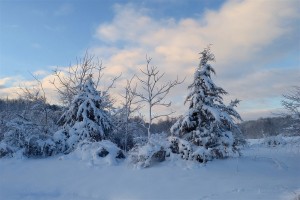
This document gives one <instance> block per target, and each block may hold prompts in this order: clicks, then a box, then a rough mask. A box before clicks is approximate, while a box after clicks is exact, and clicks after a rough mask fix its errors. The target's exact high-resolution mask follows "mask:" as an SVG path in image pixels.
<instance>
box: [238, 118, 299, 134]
mask: <svg viewBox="0 0 300 200" xmlns="http://www.w3.org/2000/svg"><path fill="white" fill-rule="evenodd" d="M293 123H294V121H293V119H292V118H291V117H289V116H287V117H268V118H259V119H257V120H251V121H244V122H242V123H240V124H239V127H240V129H241V131H242V132H243V135H244V136H245V138H262V137H265V136H274V135H278V134H283V135H289V134H290V131H289V127H291V126H292V124H293Z"/></svg>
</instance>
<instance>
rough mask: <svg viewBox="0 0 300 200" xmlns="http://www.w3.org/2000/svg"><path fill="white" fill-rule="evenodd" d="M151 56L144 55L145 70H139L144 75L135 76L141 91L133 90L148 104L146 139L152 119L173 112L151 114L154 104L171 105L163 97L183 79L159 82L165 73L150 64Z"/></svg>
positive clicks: (149, 132) (141, 100) (149, 133)
mask: <svg viewBox="0 0 300 200" xmlns="http://www.w3.org/2000/svg"><path fill="white" fill-rule="evenodd" d="M151 60H152V59H151V58H148V57H146V61H147V65H146V71H144V70H142V69H140V70H141V72H142V74H143V75H144V77H143V78H141V77H139V76H137V78H138V80H139V82H140V83H141V87H142V91H140V92H135V95H136V96H138V97H139V98H140V102H145V103H146V104H147V106H148V125H147V132H148V140H149V138H150V135H151V125H152V122H153V120H155V119H157V118H159V117H163V116H169V115H170V114H173V113H174V112H173V111H171V112H169V113H165V114H157V115H155V114H153V108H154V107H156V106H164V107H169V106H171V102H166V101H165V98H166V96H167V95H168V94H169V92H170V90H171V89H172V88H173V87H175V86H176V85H178V84H181V83H182V82H183V81H184V80H182V81H179V80H178V77H177V79H176V80H175V81H169V82H167V83H164V84H160V81H161V79H162V78H163V76H164V75H165V73H160V72H159V70H158V69H157V67H154V66H150V62H151Z"/></svg>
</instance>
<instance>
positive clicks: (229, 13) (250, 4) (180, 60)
mask: <svg viewBox="0 0 300 200" xmlns="http://www.w3.org/2000/svg"><path fill="white" fill-rule="evenodd" d="M149 13H151V10H145V9H141V8H138V7H135V6H134V5H133V4H127V5H124V6H121V5H118V6H116V7H115V17H114V19H113V20H112V21H111V22H110V23H106V24H101V25H100V26H99V27H98V29H97V31H96V37H97V38H99V39H100V40H102V41H103V42H104V43H105V44H106V46H107V47H109V48H111V47H112V46H114V47H116V46H118V45H119V44H120V43H121V44H122V47H120V48H119V49H117V48H114V49H113V55H105V56H104V58H105V59H104V60H105V63H106V65H107V66H109V68H110V69H111V72H112V73H116V72H117V71H122V69H126V71H125V74H126V75H128V74H133V73H138V68H139V67H143V65H144V64H145V59H144V57H145V55H146V54H148V55H150V56H151V57H153V64H154V65H157V66H158V67H159V69H161V71H164V72H166V73H167V75H168V76H169V78H170V79H174V78H175V77H176V75H177V74H178V75H179V76H180V77H185V76H186V77H187V80H186V82H185V84H183V85H182V86H180V87H178V88H177V90H176V91H175V92H173V93H172V94H171V96H172V98H175V99H178V101H181V102H183V95H182V93H187V91H186V87H187V85H188V84H189V83H191V81H192V80H191V78H192V73H193V71H194V70H195V66H196V65H197V64H198V57H199V55H198V54H197V52H199V51H201V50H202V49H203V48H204V47H206V45H207V44H210V43H213V47H212V49H213V52H214V53H215V55H216V59H217V62H216V63H215V68H216V70H217V74H218V76H217V77H215V80H216V81H217V83H219V84H220V85H221V86H222V87H224V89H226V90H228V91H229V92H230V94H231V95H229V96H228V97H226V98H225V99H226V100H227V101H228V100H229V99H233V98H240V99H242V100H243V101H245V102H247V103H249V102H250V103H251V102H252V103H253V105H257V106H258V107H262V105H264V110H263V112H262V110H253V109H251V110H249V109H248V110H247V109H246V108H243V103H242V104H241V108H240V110H241V112H242V114H244V115H245V116H246V113H247V112H248V113H252V114H251V116H253V115H254V114H253V113H257V114H261V113H264V115H265V114H266V113H267V110H269V111H271V110H272V109H273V107H274V105H270V104H268V102H266V101H263V102H264V103H262V104H261V105H258V104H257V102H258V100H259V99H270V98H279V97H280V96H281V94H282V93H283V92H284V90H285V89H286V88H288V87H289V86H291V85H296V84H299V79H300V72H299V62H298V64H296V66H288V67H289V69H288V70H287V69H285V68H286V67H287V66H278V67H277V68H266V67H264V66H265V65H269V64H270V63H272V62H275V61H280V59H285V58H284V55H288V54H289V53H295V51H294V52H293V51H292V50H295V49H296V50H297V51H299V50H300V49H299V45H298V46H297V42H295V41H299V40H300V37H299V35H298V31H299V27H298V26H299V24H298V23H299V16H300V15H299V13H300V11H299V5H298V2H297V1H296V0H295V1H259V0H245V1H241V0H233V1H228V2H226V3H225V4H224V5H223V6H222V7H221V8H220V10H217V11H213V10H207V11H206V13H205V14H204V15H202V16H203V17H202V18H183V19H180V20H175V19H172V18H169V19H154V18H152V17H150V15H149ZM291 38H292V39H291ZM274 44H276V45H277V46H276V45H275V46H276V48H274ZM101 48H102V49H105V47H103V46H102V47H101ZM95 49H97V47H95ZM94 52H97V51H94ZM97 53H99V54H98V55H99V56H100V57H101V56H102V54H101V51H100V52H99V51H98V52H97ZM267 59H269V60H267ZM276 59H277V60H276ZM278 59H279V60H278ZM294 59H295V58H294ZM273 64H274V63H273ZM297 65H298V66H297ZM110 69H108V70H110ZM129 69H130V70H129ZM125 77H126V76H125ZM176 104H178V102H176ZM182 108H183V107H182ZM179 112H181V113H182V112H183V109H181V111H179ZM269 113H270V112H269ZM179 114H180V113H179ZM249 116H250V115H249Z"/></svg>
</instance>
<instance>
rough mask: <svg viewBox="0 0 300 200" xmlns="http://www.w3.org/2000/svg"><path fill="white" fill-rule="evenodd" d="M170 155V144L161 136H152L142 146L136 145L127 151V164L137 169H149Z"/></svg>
mask: <svg viewBox="0 0 300 200" xmlns="http://www.w3.org/2000/svg"><path fill="white" fill-rule="evenodd" d="M168 155H170V143H169V141H168V140H167V139H166V136H165V135H163V134H152V135H151V136H150V138H149V140H148V142H147V143H146V144H144V145H137V146H135V147H134V148H133V149H132V150H130V151H129V158H128V159H129V162H130V163H132V164H133V165H134V166H135V167H137V168H145V167H149V166H150V165H151V164H152V163H155V162H162V161H164V160H165V159H166V156H168Z"/></svg>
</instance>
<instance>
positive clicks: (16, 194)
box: [0, 138, 300, 200]
mask: <svg viewBox="0 0 300 200" xmlns="http://www.w3.org/2000/svg"><path fill="white" fill-rule="evenodd" d="M286 141H287V144H284V145H281V146H277V147H267V146H265V145H261V144H259V143H260V141H259V140H251V141H250V145H249V146H248V147H245V148H244V149H243V151H242V153H243V156H241V157H239V158H231V159H226V160H214V161H212V162H208V163H207V164H206V165H199V164H197V165H195V163H182V162H164V163H159V164H156V165H154V166H152V167H150V168H146V169H133V168H132V167H130V166H129V165H128V164H127V163H125V162H123V163H119V164H117V165H113V166H109V165H97V164H95V163H94V164H93V163H91V162H88V161H87V160H80V159H78V157H76V156H68V157H66V156H65V157H64V158H62V157H52V158H47V159H16V158H14V159H0V199H3V200H10V199H20V200H21V199H22V200H26V199H28V200H29V199H30V200H36V199H42V200H48V199H60V200H62V199H63V200H77V199H82V200H90V199H97V200H117V199H122V200H123V199H130V200H135V199H149V200H152V199H153V200H160V199H162V200H168V199H172V200H174V199H180V200H189V199H195V200H200V199H251V200H252V199H264V200H265V199H295V200H299V199H300V138H292V139H286Z"/></svg>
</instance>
